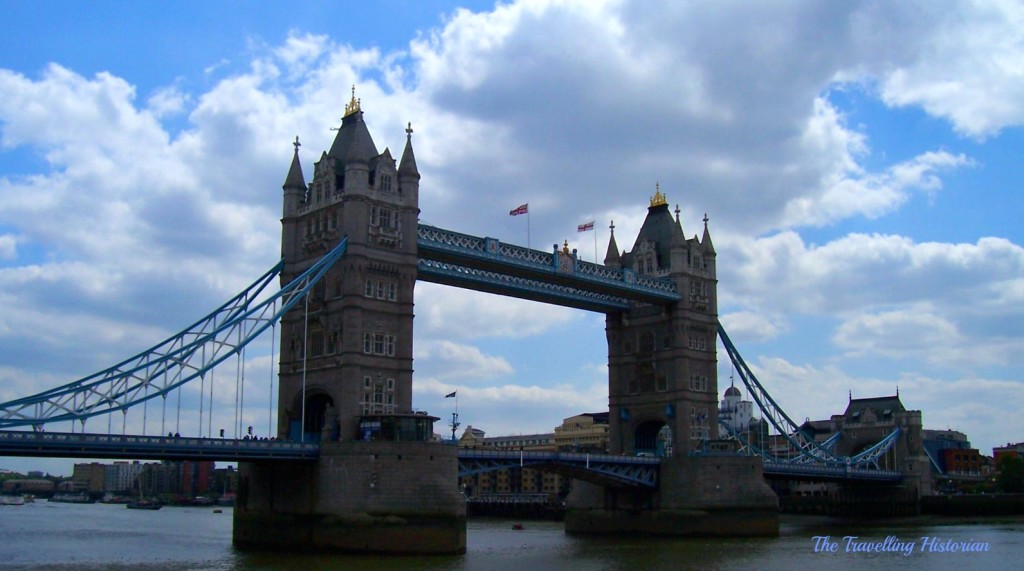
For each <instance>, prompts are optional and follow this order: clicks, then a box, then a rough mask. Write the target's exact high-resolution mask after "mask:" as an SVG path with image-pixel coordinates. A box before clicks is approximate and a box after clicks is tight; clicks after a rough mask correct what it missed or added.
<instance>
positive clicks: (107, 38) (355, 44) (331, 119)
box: [0, 0, 1024, 474]
mask: <svg viewBox="0 0 1024 571" xmlns="http://www.w3.org/2000/svg"><path fill="white" fill-rule="evenodd" d="M71 5H72V4H71V3H70V2H64V1H40V2H32V3H24V2H13V1H10V0H0V9H2V11H3V13H4V14H5V18H4V19H5V21H7V22H8V25H7V26H5V30H4V34H2V35H0V401H7V400H11V399H14V398H19V397H24V396H28V395H30V394H34V393H36V392H40V391H42V390H45V389H48V388H51V387H54V386H58V385H61V384H65V383H68V382H71V381H73V380H75V379H78V378H81V377H84V376H86V375H88V374H91V373H93V372H96V371H99V370H102V369H105V368H106V367H108V366H110V365H113V364H114V363H116V362H118V361H120V360H122V359H124V358H127V357H129V356H131V355H134V354H135V353H137V352H139V351H141V350H143V349H146V348H148V347H150V346H152V345H155V344H157V343H159V342H160V341H162V340H163V339H165V338H167V337H170V336H171V335H173V334H175V333H176V332H178V331H179V330H180V329H182V328H183V327H184V326H186V325H188V324H190V323H192V322H193V321H195V320H197V319H198V318H200V317H202V316H203V315H205V314H206V313H207V312H209V311H210V310H212V309H214V308H215V307H217V306H218V305H220V304H221V303H222V302H223V301H225V300H227V299H228V298H230V297H231V296H232V295H234V294H235V293H236V292H238V291H239V290H240V289H241V288H242V287H244V286H245V285H246V284H248V283H250V282H251V281H253V280H254V279H255V278H256V277H258V276H259V275H260V274H262V273H263V272H264V271H265V270H266V269H268V268H270V267H271V266H272V265H273V264H274V263H276V261H277V260H278V258H279V256H280V216H281V205H282V198H281V185H282V183H283V182H284V179H285V175H286V174H287V172H288V167H289V165H290V162H291V158H292V154H293V147H292V144H291V143H292V141H293V140H294V138H295V137H296V136H299V137H300V140H301V142H302V147H301V149H300V159H301V161H302V166H303V169H304V172H305V174H306V177H307V180H308V179H309V178H310V177H311V176H312V163H313V161H314V160H316V159H317V158H319V156H320V153H321V152H323V151H324V150H327V149H328V148H329V147H330V143H331V140H332V138H333V132H332V131H331V128H332V127H337V126H338V124H339V122H340V117H341V115H342V114H343V112H344V105H345V103H346V102H347V101H348V100H349V97H350V96H351V89H352V86H353V85H354V86H355V89H356V96H357V97H359V98H360V99H361V105H362V109H363V111H364V118H365V121H366V122H367V125H368V127H369V129H370V132H371V134H372V135H373V138H374V141H375V142H376V144H377V146H378V148H379V150H381V151H383V150H384V148H385V147H387V148H390V149H391V150H392V153H393V154H395V155H397V154H400V152H401V148H402V146H403V145H404V142H405V141H404V137H405V127H406V125H407V123H408V122H411V123H412V127H413V129H414V134H413V139H412V140H413V145H414V148H415V152H416V159H417V163H418V166H419V169H420V173H421V176H422V179H421V181H420V208H421V214H420V219H421V222H424V223H428V224H433V225H437V226H441V227H445V228H450V229H453V230H457V231H460V232H465V233H468V234H474V235H483V236H491V237H495V238H498V239H501V240H503V241H506V242H511V243H517V244H523V245H526V244H527V242H528V241H529V245H530V246H532V247H534V248H538V249H544V250H548V249H550V248H551V246H552V245H553V244H555V243H558V244H561V243H562V242H563V240H568V242H569V245H570V247H573V248H578V250H579V252H580V254H581V256H582V257H583V258H584V259H586V260H593V259H594V258H595V256H596V257H598V258H601V259H603V257H604V252H605V249H606V247H607V242H608V232H609V230H608V227H609V224H610V223H611V222H612V221H614V223H615V236H616V240H617V242H618V244H619V246H620V247H621V248H623V249H627V250H628V249H631V248H632V244H633V240H634V239H635V236H636V232H637V231H638V230H639V228H640V225H641V224H642V222H643V218H644V216H645V215H646V207H647V205H648V203H649V199H650V197H651V195H653V194H654V192H655V188H656V185H657V187H658V188H660V190H661V191H662V192H663V193H664V194H665V195H666V196H667V199H668V201H669V203H670V205H672V208H673V209H674V208H675V205H678V206H679V208H680V209H681V221H682V225H683V229H684V232H685V233H686V234H687V235H688V236H690V235H694V234H700V233H701V232H702V231H703V221H702V220H703V218H704V215H705V213H706V214H707V216H708V218H709V222H708V225H709V229H710V232H711V235H712V238H713V240H714V244H715V248H716V250H717V252H718V258H717V267H718V279H719V283H718V294H719V317H720V320H721V322H722V323H723V325H724V327H725V328H726V330H727V331H728V332H729V333H730V336H731V338H732V340H733V342H734V343H735V344H736V345H737V346H738V347H739V350H740V352H741V353H742V354H743V356H744V358H745V360H746V361H747V363H748V364H749V365H751V367H752V369H753V370H754V371H755V373H756V374H757V376H758V378H759V379H760V381H761V382H762V383H763V384H764V385H765V386H766V387H767V388H768V390H769V392H770V393H771V394H772V395H773V397H774V398H775V399H776V400H777V401H778V402H779V404H780V405H781V406H782V407H783V409H784V410H786V412H787V413H788V414H789V415H790V416H791V417H792V418H793V419H794V420H796V421H797V422H800V421H802V420H803V419H805V418H811V419H826V418H828V417H829V416H831V415H832V414H841V413H842V412H843V410H844V409H845V407H846V404H847V402H848V399H849V398H850V397H851V395H852V397H853V398H865V397H874V396H887V395H893V394H895V393H896V392H897V390H898V391H899V395H900V398H901V399H902V401H903V403H904V405H905V406H906V407H907V408H909V409H914V410H921V411H922V414H923V420H924V425H925V428H934V429H947V428H951V429H954V430H959V431H961V432H964V433H966V434H967V436H968V438H969V439H970V440H971V442H972V444H973V445H974V446H975V447H976V448H978V449H980V450H981V452H982V453H983V454H991V453H992V452H991V449H992V447H993V446H998V445H1002V444H1005V443H1006V442H1019V441H1021V440H1024V417H1022V415H1021V414H1020V413H1019V412H1020V406H1019V403H1020V402H1024V378H1022V376H1021V375H1022V374H1021V371H1022V370H1024V369H1022V365H1024V230H1022V229H1021V228H1022V224H1021V219H1022V214H1024V192H1022V191H1024V188H1022V183H1021V176H1020V167H1019V164H1020V163H1019V154H1020V149H1021V148H1024V145H1022V143H1024V131H1022V125H1024V6H1022V5H1021V4H1020V3H1017V2H1000V1H987V2H968V1H962V2H954V3H934V2H926V1H921V2H908V1H898V2H897V1H893V2H886V1H860V2H857V1H853V2H817V1H806V2H798V1H794V2H756V3H750V2H730V1H726V2H665V3H662V2H641V1H637V2H628V1H624V0H623V1H617V0H608V1H592V0H588V1H585V2H584V1H579V2H573V1H554V0H552V1H544V0H522V1H518V2H508V3H500V4H495V3H493V2H463V3H461V4H458V3H451V2H437V1H405V2H402V1H392V2H387V3H374V2H362V3H356V2H336V1H335V2H328V1H308V2H302V3H299V4H298V5H292V4H287V3H279V2H256V3H251V2H231V1H225V2H215V3H208V2H198V1H182V2H174V3H151V2H143V3H138V2H114V1H111V2H103V3H98V4H95V5H92V6H90V9H89V10H87V11H82V10H77V9H76V10H72V9H69V7H70V6H71ZM455 6H461V7H455ZM14 22H16V23H17V24H16V25H12V24H11V23H14ZM523 203H529V205H530V206H529V208H530V219H529V229H527V225H526V223H527V221H526V220H525V217H522V216H519V217H510V216H509V215H508V212H509V210H510V209H512V208H515V207H516V206H518V205H520V204H523ZM590 220H595V221H596V224H595V226H596V231H595V232H593V233H577V232H576V226H577V225H578V224H582V223H584V222H588V221H590ZM415 296H416V333H415V338H414V356H415V362H414V368H415V375H414V397H413V401H414V402H413V404H414V407H415V408H417V409H422V410H427V411H429V412H431V413H432V414H434V415H436V416H439V417H442V418H443V419H444V421H447V420H448V418H449V417H450V415H451V413H452V412H453V410H454V406H455V404H456V403H455V400H456V399H445V398H444V395H445V394H448V393H450V392H451V391H457V392H458V407H459V409H458V412H459V414H460V421H461V422H462V423H463V428H465V426H467V425H472V426H473V427H475V428H480V429H482V430H484V431H486V433H487V434H488V435H492V436H497V435H509V434H527V433H536V432H550V431H552V430H553V429H554V427H555V426H557V425H558V424H560V423H561V421H562V419H563V418H566V417H569V416H572V415H575V414H578V413H582V412H596V411H601V410H607V404H608V401H607V396H608V389H607V367H606V363H607V345H606V342H605V338H604V316H603V315H601V314H597V313H590V312H584V311H579V310H573V309H568V308H562V307H556V306H550V305H543V304H539V303H532V302H527V301H522V300H516V299H511V298H505V297H499V296H491V295H484V294H478V293H473V292H468V291H465V290H459V289H454V288H448V287H443V286H438V285H435V284H427V283H420V284H417V286H416V292H415ZM261 343H262V344H261V345H258V346H254V348H253V349H252V350H251V351H249V352H247V363H246V371H247V385H246V388H245V398H244V405H245V406H244V407H243V409H242V411H241V413H240V414H241V415H242V422H241V424H242V425H243V426H245V425H251V426H254V427H255V432H256V433H257V434H258V435H266V434H267V433H268V432H269V431H270V426H269V424H270V422H271V420H270V419H271V415H272V412H273V410H274V407H275V406H276V400H275V399H273V397H272V390H271V383H272V382H273V380H274V369H273V365H272V363H273V361H274V358H273V357H272V356H271V355H270V351H271V347H270V342H269V340H266V341H261ZM729 376H730V367H729V363H728V358H727V356H726V354H725V352H724V350H722V349H721V347H719V392H720V393H721V392H723V391H724V390H725V388H726V387H727V386H728V383H729ZM215 382H216V387H215V388H216V391H215V398H214V401H215V406H214V418H213V421H212V424H213V428H214V431H215V432H216V431H217V428H218V427H224V428H226V429H227V432H228V434H229V435H231V427H232V426H233V425H234V422H233V418H234V414H235V408H234V403H235V400H236V399H235V393H234V384H235V382H234V377H233V376H232V375H229V374H223V375H218V376H217V377H216V381H215ZM207 390H208V389H207ZM199 392H200V388H199V387H193V386H191V385H189V386H187V387H186V388H185V389H183V390H182V393H181V401H182V403H183V404H182V409H181V412H180V413H178V411H177V409H176V407H175V411H174V414H172V412H171V411H170V410H169V408H170V407H171V406H174V405H171V404H168V405H167V408H163V409H162V410H160V412H157V410H158V409H160V407H159V405H158V404H157V403H156V402H154V404H153V405H152V406H153V408H152V409H150V410H149V411H148V412H147V414H146V423H145V425H143V418H142V416H143V415H142V414H139V413H138V411H135V410H133V411H132V412H130V413H129V414H128V415H127V416H126V417H125V418H124V419H118V422H116V423H113V424H114V426H116V427H118V428H119V427H120V426H121V424H120V423H121V421H122V420H123V422H124V423H125V424H126V425H127V427H128V431H129V432H136V433H139V432H142V431H143V430H145V431H146V433H147V434H158V433H161V428H166V427H167V426H166V425H165V426H161V423H159V422H157V420H159V419H160V418H161V416H163V417H164V418H169V417H171V416H175V418H176V419H179V418H180V421H179V420H176V421H175V428H178V429H179V430H178V431H180V432H181V433H182V434H189V435H192V434H197V433H199V431H200V428H199V425H200V417H199V412H198V402H199V401H198V396H197V395H198V394H199ZM746 394H747V392H746V391H744V395H746ZM173 400H174V399H168V402H169V403H170V402H172V401H173ZM206 407H207V409H206V410H207V411H208V407H209V405H208V403H207V404H206ZM207 414H208V413H207ZM444 421H442V422H438V423H437V426H436V427H435V428H436V430H437V431H438V432H445V431H446V427H445V426H444V424H445V422H444ZM203 423H204V425H206V424H210V420H209V418H208V417H206V418H205V419H204V420H203ZM107 427H108V423H107V421H105V420H101V419H93V420H91V421H90V422H89V423H87V426H86V429H87V430H89V431H101V432H102V431H106V430H107ZM69 429H70V427H68V426H66V425H65V426H60V425H53V426H47V430H69ZM115 430H116V429H115ZM203 430H204V433H203V434H204V435H205V434H206V433H205V429H203ZM459 432H460V433H461V429H460V431H459ZM71 463H72V462H71V461H69V460H40V459H15V458H0V468H10V469H18V470H22V471H24V470H27V469H43V470H49V471H52V472H53V473H63V474H69V473H70V466H71Z"/></svg>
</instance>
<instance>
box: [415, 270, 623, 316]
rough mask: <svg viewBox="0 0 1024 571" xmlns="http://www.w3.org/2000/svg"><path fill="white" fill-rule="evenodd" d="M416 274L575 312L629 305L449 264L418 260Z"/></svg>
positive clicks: (620, 308) (582, 291) (611, 298)
mask: <svg viewBox="0 0 1024 571" xmlns="http://www.w3.org/2000/svg"><path fill="white" fill-rule="evenodd" d="M417 274H418V277H419V279H421V280H423V281H427V282H433V283H439V284H444V285H450V286H455V287H462V288H466V289H472V290H476V291H486V292H490V293H496V294H500V295H508V296H511V297H518V298H525V299H532V300H534V301H543V302H547V303H553V304H556V305H564V306H569V307H575V308H577V309H586V310H590V311H597V312H609V311H626V310H628V309H629V301H628V300H626V299H625V298H621V297H614V296H610V295H607V294H603V293H598V292H594V291H589V290H585V289H580V288H575V287H571V286H565V285H559V284H553V283H551V282H546V281H543V280H539V279H532V278H526V277H520V276H516V275H512V274H509V273H505V272H495V271H488V270H482V269H477V268H471V267H467V266H463V265H459V264H455V263H449V262H437V261H434V260H427V259H423V258H420V260H419V263H418V265H417Z"/></svg>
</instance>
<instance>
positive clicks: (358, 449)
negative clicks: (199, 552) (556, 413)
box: [234, 91, 466, 554]
mask: <svg viewBox="0 0 1024 571" xmlns="http://www.w3.org/2000/svg"><path fill="white" fill-rule="evenodd" d="M419 179H420V175H419V172H418V170H417V168H416V159H415V157H414V155H413V150H412V128H411V125H410V127H409V128H407V129H406V142H405V149H404V151H403V152H402V158H401V160H400V161H395V159H394V158H393V157H392V156H391V151H390V150H388V149H385V150H384V152H378V151H377V147H376V145H374V143H373V139H372V138H371V137H370V132H369V130H368V129H367V127H366V124H365V123H364V122H363V111H362V109H361V105H360V102H359V101H358V100H356V99H355V93H354V91H353V96H352V99H351V101H349V103H348V105H347V106H346V107H345V115H344V117H343V118H342V121H341V126H340V127H339V128H338V133H337V135H336V136H335V138H334V142H333V144H332V145H331V148H330V150H328V151H326V152H323V153H322V154H321V155H320V158H319V160H318V161H316V163H315V164H314V167H313V179H312V181H311V182H310V183H309V184H306V182H305V177H304V176H303V173H302V166H301V164H300V161H299V145H298V139H296V142H295V155H294V157H293V158H292V164H291V168H290V169H289V171H288V175H287V177H286V178H285V183H284V187H283V188H284V211H283V217H282V219H281V227H282V236H281V249H282V255H283V257H284V264H285V267H284V270H283V272H282V274H281V281H282V284H284V283H288V282H290V281H291V280H292V279H294V278H295V277H296V276H298V275H300V274H301V273H302V272H303V271H305V270H306V269H308V268H309V267H310V266H312V265H313V264H314V263H315V262H316V260H317V259H319V258H320V257H322V256H323V255H324V254H325V253H326V252H328V251H330V250H331V249H333V248H334V247H335V246H337V245H339V244H340V242H341V241H342V240H347V242H346V251H345V254H344V255H343V256H342V257H341V258H340V259H339V260H338V261H337V263H335V265H334V266H333V267H332V268H330V270H329V272H328V273H327V274H326V275H325V276H323V277H322V278H321V280H320V281H319V282H318V283H317V285H316V286H315V287H314V289H313V291H312V292H311V293H310V294H309V295H307V297H306V299H305V300H303V301H302V302H300V303H299V304H296V306H295V307H294V308H293V310H291V311H290V312H289V313H288V314H287V315H286V316H285V317H284V318H283V319H282V320H281V362H280V380H281V382H280V387H279V391H280V392H279V395H280V398H279V404H278V411H279V412H278V429H277V430H278V437H279V438H281V439H289V440H294V441H299V440H302V441H305V442H319V444H320V445H319V457H318V458H317V460H316V461H313V462H309V463H294V462H292V463H289V462H275V461H262V462H242V463H239V491H238V498H237V501H236V504H235V510H234V543H235V544H236V545H238V546H256V547H261V548H283V549H326V550H339V551H353V552H376V553H438V554H440V553H444V554H455V553H463V552H465V550H466V515H465V514H466V502H465V498H463V497H462V495H461V494H460V493H459V490H458V485H457V483H458V459H457V457H456V450H455V448H454V447H451V446H444V445H442V444H439V443H435V442H432V439H433V432H434V431H433V424H434V421H435V420H437V419H436V418H434V417H431V416H429V415H426V414H421V413H414V412H413V411H412V327H413V288H414V285H415V283H416V264H417V248H416V234H417V232H416V225H417V218H418V215H419Z"/></svg>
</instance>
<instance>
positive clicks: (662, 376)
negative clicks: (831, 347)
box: [565, 188, 779, 536]
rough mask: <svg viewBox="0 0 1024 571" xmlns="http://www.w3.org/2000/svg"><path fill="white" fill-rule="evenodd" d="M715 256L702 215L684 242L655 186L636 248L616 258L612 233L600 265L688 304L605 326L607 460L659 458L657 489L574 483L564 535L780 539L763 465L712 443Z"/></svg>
mask: <svg viewBox="0 0 1024 571" xmlns="http://www.w3.org/2000/svg"><path fill="white" fill-rule="evenodd" d="M613 230H614V227H613ZM716 257H717V255H716V253H715V247H714V245H713V244H712V243H711V234H710V232H709V231H708V226H707V217H706V216H705V218H704V235H703V237H701V238H698V237H697V236H696V235H694V236H693V238H690V239H687V238H686V237H685V235H684V234H683V227H682V223H681V222H680V221H679V209H678V207H677V208H676V212H675V218H673V217H672V214H671V213H670V212H669V208H668V203H667V201H666V200H665V196H664V195H663V194H662V193H661V190H660V188H659V189H657V191H656V192H655V194H654V197H653V198H651V203H650V207H649V208H648V209H647V218H646V219H645V220H644V224H643V226H642V227H641V229H640V233H639V234H638V235H637V237H636V242H634V244H633V249H632V250H631V251H629V252H622V253H620V252H619V249H618V246H617V245H616V243H615V235H614V233H613V234H612V237H611V239H610V241H609V244H608V254H607V256H606V257H605V265H607V266H611V267H616V268H629V269H631V270H632V271H634V272H636V273H639V274H646V275H651V276H657V277H662V278H668V279H670V280H672V281H673V282H675V284H676V288H677V291H678V292H679V293H680V297H681V299H680V301H679V302H678V303H675V304H673V305H671V306H668V307H665V306H660V305H645V304H633V305H632V306H631V308H630V310H629V311H626V312H623V313H617V314H616V313H612V314H608V317H607V319H606V322H605V331H606V333H607V337H608V407H609V414H608V421H609V448H610V452H611V453H613V454H625V455H630V456H632V455H645V456H646V455H650V456H660V457H662V460H661V463H660V466H659V471H658V472H659V473H658V487H657V489H654V490H641V489H625V488H615V487H611V486H606V487H600V486H596V485H593V484H590V483H587V482H581V481H579V480H575V481H573V487H572V492H571V493H570V495H569V497H568V499H567V501H566V504H567V511H566V516H565V529H566V531H569V532H573V533H639V534H644V535H652V534H653V535H729V536H736V535H777V534H778V530H779V526H778V498H777V497H776V496H775V494H774V492H772V490H771V488H769V487H768V485H767V484H766V483H765V481H764V477H763V475H762V465H761V459H760V458H754V457H742V456H736V455H734V454H717V453H716V451H715V450H714V444H715V443H714V442H710V444H711V446H709V441H710V440H711V439H713V438H715V436H716V435H717V433H718V397H717V395H718V376H717V364H718V362H717V357H716V347H717V345H716V342H715V341H716V339H717V335H718V301H717V283H718V282H717V274H716ZM705 452H708V453H707V454H705Z"/></svg>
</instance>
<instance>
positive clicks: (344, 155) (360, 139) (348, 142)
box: [327, 86, 379, 164]
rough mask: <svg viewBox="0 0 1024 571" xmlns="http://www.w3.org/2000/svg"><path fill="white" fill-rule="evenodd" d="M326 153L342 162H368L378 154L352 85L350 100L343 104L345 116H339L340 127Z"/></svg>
mask: <svg viewBox="0 0 1024 571" xmlns="http://www.w3.org/2000/svg"><path fill="white" fill-rule="evenodd" d="M327 154H328V155H329V156H330V157H331V158H333V159H335V160H336V161H338V162H340V163H342V164H345V163H347V162H349V161H360V162H363V163H366V164H370V163H371V162H372V161H373V160H374V159H376V158H377V156H378V154H379V153H378V152H377V145H375V144H373V137H371V136H370V130H369V129H367V128H366V123H364V122H363V111H362V108H361V103H360V100H358V99H356V96H355V87H354V86H353V87H352V100H351V101H349V103H348V105H346V106H345V116H344V117H342V118H341V127H340V128H339V129H338V134H337V135H336V136H335V137H334V144H332V145H331V150H330V151H328V152H327Z"/></svg>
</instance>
